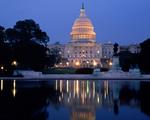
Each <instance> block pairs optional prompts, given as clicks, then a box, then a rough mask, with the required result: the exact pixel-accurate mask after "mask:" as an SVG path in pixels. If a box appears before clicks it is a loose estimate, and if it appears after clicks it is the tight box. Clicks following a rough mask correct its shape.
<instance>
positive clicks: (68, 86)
mask: <svg viewBox="0 0 150 120" xmlns="http://www.w3.org/2000/svg"><path fill="white" fill-rule="evenodd" d="M67 92H69V81H68V80H67Z"/></svg>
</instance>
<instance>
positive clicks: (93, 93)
mask: <svg viewBox="0 0 150 120" xmlns="http://www.w3.org/2000/svg"><path fill="white" fill-rule="evenodd" d="M94 97H95V82H93V98H94Z"/></svg>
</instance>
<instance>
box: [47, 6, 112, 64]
mask: <svg viewBox="0 0 150 120" xmlns="http://www.w3.org/2000/svg"><path fill="white" fill-rule="evenodd" d="M70 38H71V41H70V42H69V43H67V44H65V45H64V44H52V45H49V48H50V49H52V48H56V49H58V50H59V53H60V55H61V57H62V58H63V61H62V62H61V64H64V63H65V64H66V65H67V66H69V67H78V66H80V67H96V66H102V59H111V58H112V56H113V47H114V46H113V44H112V43H111V42H108V43H105V44H101V43H98V42H96V32H95V31H94V26H93V24H92V22H91V20H90V19H89V18H88V17H87V15H86V13H85V8H84V5H82V8H81V10H80V16H79V17H78V18H77V19H76V20H75V22H74V24H73V26H72V31H71V33H70Z"/></svg>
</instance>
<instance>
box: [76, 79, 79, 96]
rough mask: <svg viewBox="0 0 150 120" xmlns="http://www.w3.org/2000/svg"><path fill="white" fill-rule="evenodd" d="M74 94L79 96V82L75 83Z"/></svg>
mask: <svg viewBox="0 0 150 120" xmlns="http://www.w3.org/2000/svg"><path fill="white" fill-rule="evenodd" d="M76 93H77V95H78V94H79V81H78V80H77V81H76Z"/></svg>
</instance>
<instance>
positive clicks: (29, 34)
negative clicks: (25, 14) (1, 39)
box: [14, 19, 49, 46]
mask: <svg viewBox="0 0 150 120" xmlns="http://www.w3.org/2000/svg"><path fill="white" fill-rule="evenodd" d="M14 29H15V30H16V31H17V32H18V36H19V40H20V41H23V42H28V41H35V42H37V43H39V44H40V45H44V46H46V45H47V43H48V42H49V37H48V36H47V34H46V32H43V31H42V30H41V29H40V26H39V25H38V24H37V23H36V22H35V21H33V20H31V19H27V20H23V21H18V22H16V25H15V26H14Z"/></svg>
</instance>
